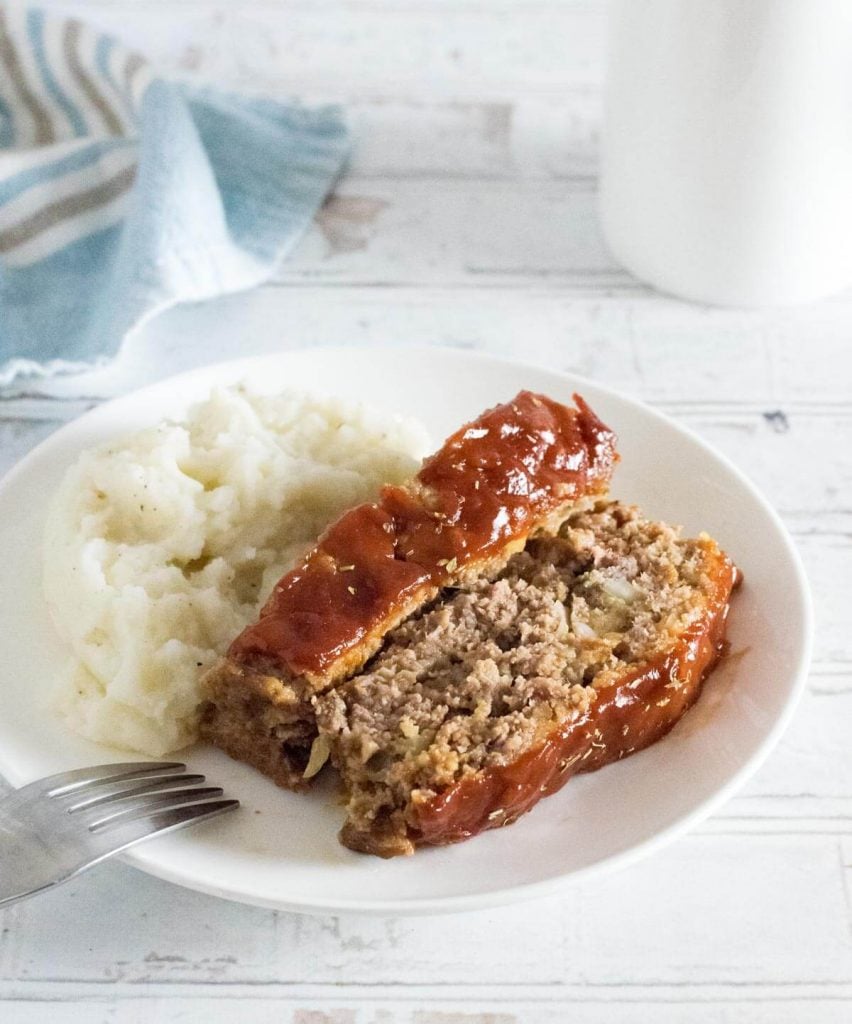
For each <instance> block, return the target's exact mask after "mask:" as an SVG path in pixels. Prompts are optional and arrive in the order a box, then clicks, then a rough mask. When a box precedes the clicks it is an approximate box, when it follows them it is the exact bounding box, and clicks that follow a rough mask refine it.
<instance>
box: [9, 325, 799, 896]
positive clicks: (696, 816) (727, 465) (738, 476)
mask: <svg viewBox="0 0 852 1024" xmlns="http://www.w3.org/2000/svg"><path fill="white" fill-rule="evenodd" d="M353 352H358V353H361V354H364V355H369V354H370V353H374V354H377V355H387V354H388V353H394V354H395V355H397V354H399V353H401V352H406V353H417V354H418V355H420V356H424V357H425V356H429V357H434V356H435V355H436V354H439V358H447V359H450V360H451V361H452V360H456V361H458V362H459V363H464V362H473V363H476V362H479V363H489V364H499V365H502V366H504V367H514V368H517V369H530V370H535V371H538V372H545V373H548V374H550V375H552V376H554V377H559V378H561V379H562V380H563V381H564V382H565V383H566V384H569V385H570V386H571V387H572V389H574V390H577V391H582V390H583V389H584V388H590V389H591V390H593V391H597V392H599V393H601V394H604V395H606V396H608V397H611V398H612V399H613V400H614V401H615V402H620V403H624V404H627V405H629V406H631V407H632V408H633V410H634V411H637V412H639V413H640V414H641V415H643V416H646V417H651V418H652V419H653V420H654V421H655V422H656V423H657V424H658V425H661V426H663V427H664V428H665V429H666V430H669V431H674V432H675V433H677V434H680V435H681V436H682V437H684V438H685V439H686V440H688V441H689V442H691V443H692V444H694V445H696V446H697V447H698V448H699V449H701V450H702V451H703V452H704V453H705V454H706V455H709V456H710V457H711V458H712V459H714V460H716V461H717V462H718V463H720V464H721V466H722V467H723V468H724V469H725V471H726V472H727V473H728V474H730V475H731V476H732V477H733V478H734V479H735V480H736V481H737V483H738V484H739V485H740V486H741V487H742V488H743V489H744V490H745V491H747V492H748V494H749V496H750V497H751V499H752V500H753V501H755V502H756V503H757V504H758V505H759V506H760V507H761V509H762V511H763V512H764V514H765V515H767V517H768V518H769V519H770V521H771V522H772V523H773V525H774V527H775V529H776V532H777V535H778V538H779V540H780V541H781V542H782V543H783V546H784V549H785V553H786V555H787V556H788V559H789V563H790V566H791V568H792V570H793V573H794V576H795V578H796V582H797V585H798V592H799V596H800V598H801V604H802V617H801V621H800V624H799V625H800V630H799V631H800V634H801V648H800V651H801V653H800V656H799V660H798V664H797V665H796V666H795V669H794V670H793V671H791V673H790V679H791V685H790V693H789V696H788V698H787V700H786V701H785V703H784V705H783V708H782V709H781V711H780V713H779V714H778V715H777V717H776V719H775V721H774V722H773V724H772V726H771V727H770V728H769V730H768V731H767V733H766V735H765V737H764V738H763V740H762V742H761V743H760V744H759V745H758V746H757V748H756V749H755V750H754V752H753V753H752V754H751V755H750V756H749V757H748V758H747V759H746V761H745V762H744V763H743V765H742V766H741V767H740V768H739V770H737V771H736V772H734V773H733V774H732V775H731V777H730V778H729V779H728V780H727V781H726V782H725V783H724V784H723V785H721V786H720V787H719V788H718V789H717V790H716V791H715V792H714V793H712V794H711V795H710V796H708V797H707V798H706V799H705V800H703V801H701V802H700V803H698V804H697V805H696V806H695V807H693V808H692V809H691V810H690V811H688V812H687V813H685V814H683V815H682V816H681V817H679V818H678V819H677V820H675V821H673V822H672V823H671V824H670V825H668V826H667V827H665V828H664V829H661V830H660V831H658V832H656V833H655V834H654V835H652V836H649V837H648V838H647V839H645V840H642V841H640V842H638V843H635V844H634V845H632V846H630V847H629V848H627V849H625V850H620V851H618V852H616V853H613V854H610V855H609V856H605V857H603V858H601V859H600V860H598V861H595V862H594V863H591V864H588V865H586V866H585V867H582V868H578V869H575V870H573V871H571V872H570V873H568V874H556V875H552V876H550V877H547V878H543V879H539V880H537V881H533V882H522V883H518V884H516V885H511V886H507V887H504V888H498V889H494V890H492V891H488V892H483V893H471V894H464V895H451V896H438V897H412V898H406V899H389V900H384V899H359V898H341V897H332V898H329V899H323V898H322V897H318V896H312V897H311V898H310V899H309V900H308V901H305V902H300V901H298V900H293V899H291V898H284V899H282V898H279V897H275V896H269V897H266V896H261V895H259V894H251V893H246V892H243V891H236V890H235V889H234V888H227V887H224V886H222V885H217V884H214V883H208V882H205V881H203V880H202V881H195V880H192V879H188V878H187V877H186V875H185V874H184V873H183V872H181V871H180V870H172V869H170V868H169V867H168V866H167V865H163V864H161V863H158V862H156V861H153V862H152V860H151V858H150V857H149V856H146V845H147V844H146V843H144V842H143V843H141V844H140V845H139V846H138V847H136V848H134V849H131V850H129V851H127V852H125V853H122V854H119V855H117V856H118V857H119V858H120V859H121V860H122V861H124V862H125V863H127V864H129V865H131V866H133V867H134V868H137V869H139V870H141V871H144V872H145V873H146V874H149V875H152V876H153V877H156V878H159V879H162V880H163V881H167V882H171V883H173V884H176V885H179V886H181V887H183V888H187V889H190V890H193V891H196V892H201V893H205V894H207V895H210V896H216V897H219V898H220V899H227V900H230V901H232V902H238V903H244V904H247V905H252V906H258V907H264V908H268V909H276V910H284V911H290V912H295V913H302V914H329V913H342V914H365V915H389V914H397V915H406V916H408V915H425V914H450V913H456V912H459V911H472V910H481V909H486V908H488V907H495V906H505V905H510V904H517V903H519V902H524V901H528V900H535V899H542V898H545V897H547V896H551V895H554V894H556V893H558V892H562V891H565V890H566V889H568V888H570V887H572V886H574V885H577V884H579V883H581V882H583V881H586V880H588V879H589V878H592V877H602V876H604V875H606V874H609V873H611V872H615V871H619V870H621V869H622V868H626V867H629V866H630V865H631V864H633V863H636V862H638V861H640V860H642V859H644V858H645V857H647V856H649V855H650V854H652V853H654V852H655V851H657V850H660V849H662V848H664V847H665V846H668V845H669V844H670V843H672V842H673V841H675V840H676V839H677V838H679V837H680V836H682V835H683V834H685V833H686V832H688V831H689V830H690V829H692V828H693V827H694V826H695V825H696V824H698V823H699V822H701V821H703V820H705V819H706V818H707V817H709V815H711V814H712V813H713V812H714V811H715V810H716V809H717V808H718V807H720V806H721V805H722V804H724V803H726V802H727V801H728V800H729V799H730V798H731V797H732V796H733V795H734V793H735V792H736V791H737V790H738V789H740V788H741V787H742V786H743V785H744V784H745V782H746V781H747V780H748V779H749V778H751V777H752V776H753V775H754V773H755V772H756V771H757V770H758V769H759V768H760V767H761V765H762V764H764V762H765V761H766V759H767V757H768V756H769V754H770V753H771V751H772V750H773V749H774V747H775V746H776V745H777V743H778V741H779V740H780V738H781V736H782V735H783V733H784V732H785V731H786V729H787V728H788V726H789V724H790V721H791V720H792V717H793V715H794V714H795V711H796V708H797V707H798V705H799V703H800V701H801V698H802V694H803V692H804V690H805V686H806V683H807V677H808V670H809V668H810V664H811V660H812V653H813V642H814V608H813V596H812V593H811V588H810V584H809V581H808V578H807V574H806V572H805V569H804V565H803V563H802V559H801V555H800V553H799V550H798V548H797V546H796V544H795V542H794V541H793V539H792V537H791V535H790V533H789V531H788V530H787V527H786V526H785V524H784V522H783V520H782V519H781V517H780V515H779V514H778V512H776V510H775V508H774V507H773V506H772V504H771V503H770V502H769V500H768V499H767V498H766V497H765V496H764V495H763V493H762V492H761V490H760V489H759V488H758V487H757V486H756V485H755V484H754V483H753V482H752V481H751V479H750V478H749V477H748V476H747V475H746V474H745V473H744V472H743V471H742V470H741V469H740V468H739V467H738V466H737V465H735V464H734V463H733V462H732V461H731V460H730V459H729V458H728V456H727V455H725V454H724V453H723V452H721V451H719V450H718V449H717V448H715V447H714V446H713V445H711V444H710V443H708V442H707V441H705V440H704V439H703V438H702V437H701V436H700V435H699V434H697V433H696V432H695V431H694V430H692V429H691V428H690V427H687V426H684V425H683V424H681V423H679V422H677V421H676V420H674V419H672V418H671V417H670V416H668V415H667V414H666V413H664V412H661V411H659V410H658V409H656V408H654V406H652V405H649V404H648V403H646V402H643V401H641V400H640V399H638V398H635V397H633V395H632V394H630V393H625V392H623V391H620V390H618V389H617V388H612V387H610V386H608V385H607V384H605V383H601V382H599V381H598V380H595V379H593V378H590V377H585V376H583V375H580V374H575V373H572V372H570V371H566V370H563V369H555V368H553V367H552V366H549V365H547V364H546V363H544V362H537V361H534V360H528V359H522V358H518V357H514V356H506V355H504V354H502V353H492V352H488V351H483V350H474V349H465V348H461V347H458V346H451V345H442V344H433V345H429V344H399V343H397V344H370V345H358V344H353V345H346V344H343V345H316V346H303V347H301V348H293V349H287V350H285V351H280V352H271V353H266V354H261V355H254V356H246V357H242V358H239V359H230V360H219V361H217V362H213V363H204V364H201V365H199V366H196V367H193V368H191V369H189V370H184V371H181V372H180V373H176V374H171V375H168V376H166V377H163V378H161V379H159V380H157V381H153V382H151V383H148V384H146V385H144V386H143V387H141V388H134V389H131V390H128V391H125V392H123V393H121V394H118V395H115V396H113V397H111V398H108V399H105V400H103V401H101V402H99V403H98V404H97V405H96V406H95V407H94V408H92V409H88V410H86V412H84V413H82V414H81V415H80V416H75V417H73V418H72V419H71V420H69V421H68V422H66V423H63V424H62V425H61V426H60V427H59V428H58V429H57V430H55V431H54V432H53V433H52V434H50V435H49V436H48V437H46V438H45V439H44V440H43V441H41V442H40V443H39V444H37V445H35V446H34V447H33V448H31V449H30V450H29V451H28V452H26V454H25V455H24V456H23V457H22V458H21V459H19V460H18V462H16V463H15V464H14V465H13V466H12V467H10V469H9V470H8V471H7V472H6V473H5V474H4V475H3V477H2V478H0V492H2V491H4V490H5V489H6V488H7V487H9V486H11V485H12V484H14V481H15V480H16V479H17V478H18V477H19V476H20V475H22V474H25V473H26V472H27V471H28V470H29V468H30V465H31V464H32V463H33V462H36V461H37V460H38V459H39V458H41V457H42V456H43V455H44V454H45V453H46V452H49V451H50V450H51V449H52V448H53V447H60V446H61V445H62V443H63V439H64V436H65V435H66V434H67V433H70V432H71V431H72V429H73V430H77V429H79V426H80V423H81V422H82V421H85V422H93V421H96V420H97V419H98V418H99V417H101V416H108V415H109V414H110V412H111V411H112V409H113V408H114V407H115V406H116V405H118V404H120V403H122V402H123V401H130V400H133V401H137V402H138V401H139V399H144V397H145V396H146V395H147V394H150V393H152V392H155V391H158V390H159V389H161V388H163V387H164V386H167V385H168V386H175V385H179V384H180V383H181V381H184V380H186V381H189V380H194V379H195V378H197V377H198V376H199V375H202V374H211V375H222V376H224V375H225V374H227V373H230V374H231V375H232V379H239V377H240V375H241V374H246V373H247V372H248V371H250V370H251V369H252V368H255V367H258V366H260V365H262V364H269V363H286V361H287V360H288V359H292V358H293V357H297V356H306V355H309V354H315V355H316V356H317V358H329V357H331V358H333V357H334V355H335V354H336V353H347V355H351V353H353ZM178 753H179V752H178ZM137 756H138V758H139V759H140V760H145V759H146V758H145V757H144V756H143V755H134V757H137ZM152 760H156V759H152ZM10 768H11V770H10ZM0 774H2V775H3V776H4V777H5V778H6V780H7V781H8V782H9V783H10V785H12V786H13V787H15V788H17V787H18V786H20V785H24V784H25V783H24V782H23V781H18V780H20V779H21V777H20V776H18V775H17V773H16V772H15V769H14V767H13V766H10V764H9V763H8V761H7V760H6V758H5V754H4V749H3V747H2V746H0Z"/></svg>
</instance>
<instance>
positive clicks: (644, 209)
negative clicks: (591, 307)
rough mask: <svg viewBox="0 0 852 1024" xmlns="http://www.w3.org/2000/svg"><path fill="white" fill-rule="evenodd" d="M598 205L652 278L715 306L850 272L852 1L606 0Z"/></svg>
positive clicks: (619, 248)
mask: <svg viewBox="0 0 852 1024" xmlns="http://www.w3.org/2000/svg"><path fill="white" fill-rule="evenodd" d="M610 15H611V26H610V29H611V32H610V49H609V66H608V86H607V102H606V115H605V125H604V133H603V144H602V176H601V217H602V223H603V229H604V233H605V237H606V239H607V242H608V244H609V246H610V248H611V251H612V253H613V255H614V256H615V257H616V258H617V259H618V261H619V262H621V263H622V264H623V265H624V266H625V267H626V268H627V269H628V270H630V271H631V272H632V273H634V274H635V275H636V276H637V277H639V278H641V279H642V280H644V281H647V282H649V283H650V284H652V285H655V286H656V287H658V288H660V289H662V290H664V291H667V292H671V293H673V294H676V295H679V296H682V297H684V298H688V299H695V300H699V301H704V302H710V303H718V304H723V305H743V306H752V305H776V304H784V303H794V302H803V301H808V300H811V299H817V298H820V297H822V296H825V295H828V294H830V293H832V292H835V291H838V290H840V289H843V288H845V287H847V286H850V285H852V0H614V2H613V3H612V8H611V11H610Z"/></svg>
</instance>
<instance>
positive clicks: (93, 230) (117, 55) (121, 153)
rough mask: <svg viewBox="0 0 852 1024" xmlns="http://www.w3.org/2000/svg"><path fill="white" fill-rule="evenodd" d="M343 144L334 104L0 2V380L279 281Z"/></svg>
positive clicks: (74, 365) (86, 353)
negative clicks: (242, 91)
mask: <svg viewBox="0 0 852 1024" xmlns="http://www.w3.org/2000/svg"><path fill="white" fill-rule="evenodd" d="M347 150H348V136H347V132H346V129H345V127H344V125H343V122H342V120H341V116H340V114H339V113H338V111H337V110H335V109H333V108H323V109H319V110H306V109H303V108H300V107H295V106H285V105H284V104H281V103H278V102H273V101H271V100H266V99H255V98H248V97H242V96H234V95H231V94H226V93H223V92H220V91H217V90H213V89H207V88H201V87H198V86H194V85H188V84H185V83H177V82H171V81H166V80H165V79H163V78H160V77H157V76H156V74H155V73H154V72H153V71H152V69H151V67H150V65H149V64H148V63H147V62H146V61H145V60H144V59H143V58H142V57H140V56H139V55H138V54H136V53H133V52H130V51H128V50H127V49H125V48H124V47H123V46H121V45H120V44H118V43H117V42H116V41H115V40H114V39H112V38H111V37H110V36H107V35H104V34H102V33H100V32H97V31H95V30H93V29H92V28H90V27H89V26H87V25H84V24H82V23H80V22H79V21H76V20H73V19H69V18H66V17H63V16H60V15H51V14H48V13H46V12H44V11H41V10H37V9H31V8H30V9H22V8H19V7H17V6H15V5H5V4H0V385H5V384H8V383H9V382H10V381H12V380H13V379H15V378H16V377H19V376H22V375H34V374H37V375H42V376H43V375H47V374H52V373H56V372H60V371H72V370H80V369H84V368H87V367H91V366H93V365H96V364H99V363H101V362H103V361H105V360H107V359H109V358H110V357H112V356H114V355H115V354H116V352H117V351H118V349H119V346H120V345H121V342H122V340H123V339H124V338H125V337H126V336H127V335H128V333H129V332H131V331H132V330H133V329H134V328H136V327H138V326H140V325H141V324H142V323H144V322H145V321H146V320H148V319H149V318H150V317H151V316H153V315H155V314H156V313H158V312H160V311H161V310H164V309H166V308H168V307H169V306H172V305H174V304H176V303H178V302H185V301H193V300H198V299H205V298H209V297H211V296H214V295H221V294H224V293H226V292H233V291H237V290H240V289H243V288H250V287H252V286H253V285H257V284H259V283H260V282H262V281H264V280H266V279H267V278H269V277H270V276H271V274H272V273H273V272H274V270H275V268H276V265H277V264H278V262H279V261H280V260H281V258H282V257H283V256H284V255H285V254H286V252H287V251H288V250H289V249H290V248H291V247H292V246H293V245H294V243H295V242H296V240H297V239H298V238H299V236H300V235H301V233H302V232H303V231H304V229H305V228H306V226H307V225H308V224H309V223H310V221H311V219H312V217H313V215H314V213H315V211H316V209H317V207H318V205H319V204H320V203H321V202H322V200H323V198H324V196H325V195H326V193H327V192H328V190H329V189H330V188H331V186H332V184H333V182H334V180H335V178H336V177H337V175H338V174H339V173H340V170H341V167H342V165H343V162H344V160H345V158H346V153H347Z"/></svg>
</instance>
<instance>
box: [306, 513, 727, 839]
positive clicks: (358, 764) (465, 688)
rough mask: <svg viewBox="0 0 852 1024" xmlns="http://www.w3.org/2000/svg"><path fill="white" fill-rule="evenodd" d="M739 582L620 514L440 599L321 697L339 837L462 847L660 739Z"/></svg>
mask: <svg viewBox="0 0 852 1024" xmlns="http://www.w3.org/2000/svg"><path fill="white" fill-rule="evenodd" d="M736 580H737V570H736V569H735V568H734V567H733V565H732V564H731V562H730V561H729V560H728V558H727V557H726V556H725V555H724V554H723V553H722V552H721V551H720V550H719V548H718V547H717V545H716V543H715V542H714V541H713V540H711V538H710V537H708V536H706V535H704V534H702V535H701V536H699V537H698V538H697V539H695V540H683V539H681V538H680V537H679V535H678V532H677V531H676V530H674V529H672V528H671V527H669V526H666V525H665V524H663V523H656V522H650V521H649V520H647V519H645V518H643V517H642V515H641V514H640V513H639V511H638V510H637V509H635V508H631V507H625V506H624V505H621V504H619V503H617V502H611V503H599V504H598V505H596V506H595V507H594V508H592V509H590V510H581V511H577V512H575V513H574V514H572V515H571V516H570V517H569V518H568V520H567V521H566V522H565V523H564V525H563V526H562V528H561V529H560V531H559V534H558V536H556V537H553V538H549V539H540V540H532V541H531V542H530V543H529V544H528V545H527V548H526V550H525V551H524V552H522V553H520V554H516V555H515V556H514V557H513V558H512V559H511V561H510V562H509V563H508V565H507V566H506V568H505V569H504V570H503V571H502V572H501V573H500V574H499V575H498V577H497V578H496V579H494V580H487V579H480V580H477V581H476V582H474V583H473V584H472V585H470V586H468V587H467V588H465V589H463V590H461V591H457V592H453V591H451V590H450V591H445V592H444V594H443V596H442V598H441V600H439V601H438V602H437V603H435V604H433V605H431V606H430V607H428V608H425V609H422V610H421V611H420V612H419V613H418V614H417V615H416V616H414V617H412V618H410V619H408V620H407V621H406V622H404V623H403V624H402V625H400V626H398V627H397V628H396V629H395V630H394V631H393V632H392V633H391V634H390V636H389V637H388V639H387V643H386V645H385V647H384V649H383V650H382V652H381V654H379V655H378V657H377V658H376V659H375V660H374V661H373V662H372V663H371V664H370V665H369V666H368V667H367V669H366V670H365V671H363V672H362V673H360V674H359V675H356V676H355V677H354V678H352V679H350V680H349V681H348V682H346V683H345V684H343V685H342V686H339V687H337V688H336V689H334V690H333V691H331V692H330V693H328V694H326V695H324V696H322V697H320V698H318V699H317V701H316V705H317V718H318V722H319V729H320V735H319V738H318V740H317V745H318V746H320V747H321V748H323V749H322V750H321V751H320V755H322V754H324V753H325V751H326V749H327V750H329V751H330V755H331V760H332V762H333V764H334V765H335V766H336V767H337V769H338V771H339V772H340V774H341V776H342V778H343V781H344V785H345V789H346V792H347V797H348V805H347V818H346V823H345V825H344V827H343V830H342V832H341V834H340V838H341V841H342V842H343V844H344V845H346V846H349V847H351V848H352V849H354V850H359V851H363V852H365V853H373V854H378V855H379V856H382V857H391V856H395V855H397V854H408V853H412V852H413V851H414V849H415V847H417V846H420V845H426V844H445V843H453V842H458V841H459V840H462V839H467V838H469V837H470V836H472V835H475V834H476V833H478V832H480V831H482V830H483V829H486V828H495V827H498V826H502V825H508V824H511V823H512V822H513V821H514V820H515V819H516V818H517V817H518V815H520V814H522V813H523V812H525V811H527V810H529V809H530V808H531V807H532V806H533V805H534V804H535V803H536V802H537V801H538V800H539V799H540V798H541V796H542V795H546V794H550V793H552V792H554V791H555V790H557V789H558V788H560V787H561V786H562V785H563V784H564V783H565V782H566V781H567V780H568V779H569V778H570V777H571V775H573V774H574V773H576V772H581V771H591V770H593V769H595V768H600V767H601V766H602V765H604V764H607V763H609V762H611V761H614V760H617V759H619V758H621V757H624V756H625V755H627V754H630V753H632V752H633V751H635V750H640V749H641V748H643V747H645V746H648V745H649V744H650V743H653V742H655V741H656V740H657V739H659V738H660V737H661V736H663V735H664V734H665V733H666V732H667V731H668V730H669V729H670V728H671V727H672V726H673V725H674V724H675V722H677V720H678V719H679V718H680V717H681V715H683V714H684V712H685V711H686V710H687V709H688V708H689V707H690V706H691V704H692V703H693V702H694V701H695V700H696V699H697V697H698V695H699V693H700V689H701V683H702V680H703V678H704V677H705V675H706V674H707V673H708V671H709V670H710V669H711V667H712V666H713V663H714V662H715V660H716V658H717V657H718V655H719V652H720V650H721V647H722V643H723V635H724V628H725V618H726V615H727V610H728V601H729V598H730V594H731V591H732V588H733V587H734V585H735V582H736Z"/></svg>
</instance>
